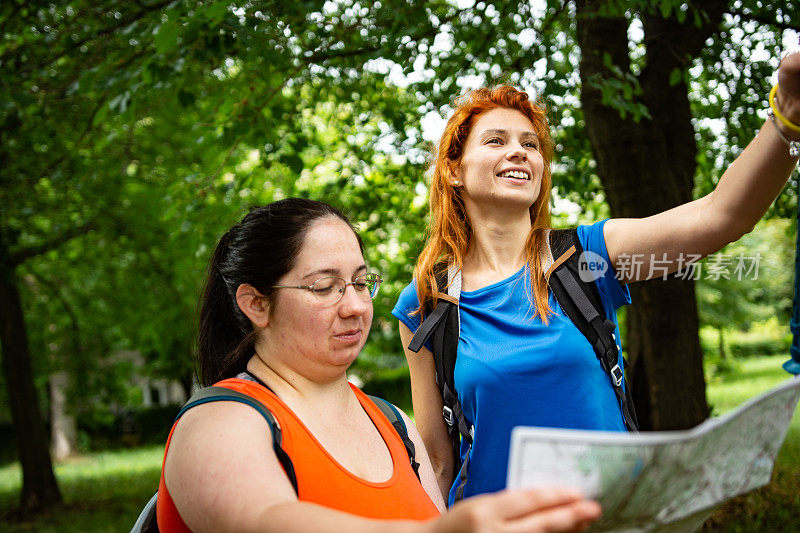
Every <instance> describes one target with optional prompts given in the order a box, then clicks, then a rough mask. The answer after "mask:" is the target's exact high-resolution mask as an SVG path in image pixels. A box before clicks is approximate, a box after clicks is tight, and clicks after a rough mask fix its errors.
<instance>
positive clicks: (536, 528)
mask: <svg viewBox="0 0 800 533" xmlns="http://www.w3.org/2000/svg"><path fill="white" fill-rule="evenodd" d="M600 514H601V509H600V505H598V504H597V502H594V501H591V500H586V499H584V498H583V497H582V496H581V495H580V494H579V493H577V492H576V491H574V490H569V489H555V488H553V489H544V490H519V491H501V492H497V493H495V494H485V495H482V496H476V497H473V498H469V499H468V500H464V501H462V502H460V503H458V504H456V505H455V506H453V508H452V509H450V512H448V513H447V514H446V515H445V516H443V517H442V518H441V519H439V520H437V521H436V522H435V523H433V526H434V527H433V531H434V532H435V533H456V532H459V533H460V532H490V531H491V532H495V531H497V532H509V533H510V532H515V533H568V532H577V531H583V530H584V529H586V528H587V527H588V526H589V525H590V524H591V523H592V522H594V521H595V520H597V519H598V518H599V517H600Z"/></svg>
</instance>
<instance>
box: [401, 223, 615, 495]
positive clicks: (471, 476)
mask: <svg viewBox="0 0 800 533" xmlns="http://www.w3.org/2000/svg"><path fill="white" fill-rule="evenodd" d="M605 222H606V221H605V220H603V221H601V222H597V223H595V224H593V225H590V226H579V227H578V238H579V240H580V242H581V245H582V246H583V249H584V250H586V251H590V252H594V253H596V254H599V255H600V256H601V257H602V258H603V259H604V260H605V261H606V262H607V264H608V265H610V264H611V262H610V260H609V258H608V251H607V250H606V244H605V238H604V237H603V226H604V225H605ZM595 283H596V284H597V288H598V289H599V291H600V296H601V298H602V300H603V307H604V308H605V311H606V316H607V317H609V318H610V319H611V320H614V321H615V322H616V310H617V309H618V308H619V307H620V306H622V305H625V304H628V303H630V301H631V300H630V293H629V292H628V289H627V287H626V286H624V285H620V283H619V281H618V280H617V279H616V278H615V277H614V269H613V268H611V267H609V268H608V269H607V270H606V272H605V274H604V275H603V276H602V277H600V278H599V279H597V280H596V282H595ZM549 304H550V309H551V310H552V311H553V314H552V315H551V316H550V320H549V324H548V325H546V326H545V325H544V324H543V323H542V321H541V319H540V318H539V317H538V316H537V317H536V318H535V319H532V317H533V314H534V309H535V307H534V304H533V299H532V296H531V280H530V271H529V269H528V268H527V267H524V268H522V269H520V270H519V271H518V272H517V273H515V274H514V275H513V276H511V277H509V278H507V279H504V280H502V281H498V282H497V283H493V284H491V285H489V286H486V287H483V288H481V289H478V290H475V291H465V292H462V293H461V299H460V301H459V308H460V314H461V334H460V336H459V339H458V358H457V359H456V368H455V386H456V391H457V392H458V396H459V399H460V400H461V406H462V408H463V409H464V414H465V416H466V417H467V420H469V421H470V422H472V423H473V425H474V430H475V435H474V440H473V446H472V451H471V453H470V461H469V465H468V472H467V474H468V481H467V484H466V486H465V489H464V497H469V496H474V495H476V494H483V493H487V492H495V491H498V490H501V489H503V488H505V485H506V472H507V469H508V454H509V447H510V438H511V430H512V429H513V428H514V427H515V426H539V427H556V428H573V429H593V430H605V431H624V430H625V423H624V421H623V418H622V413H621V411H620V407H619V403H618V402H617V397H616V395H615V393H614V389H613V387H612V385H611V379H610V378H609V376H608V374H607V373H605V372H604V371H603V369H602V368H601V367H600V362H599V361H598V359H597V356H596V355H595V353H594V350H593V349H592V347H591V345H590V344H589V342H588V341H587V340H586V338H585V337H584V336H583V335H582V334H581V332H580V331H579V330H578V329H577V328H576V327H575V326H574V324H573V323H572V321H571V320H570V319H569V317H567V316H566V315H565V314H564V313H563V311H562V310H561V307H560V306H559V305H558V302H557V301H556V299H555V297H554V296H553V295H552V293H551V294H550V299H549ZM417 307H419V301H418V299H417V291H416V287H415V284H414V282H412V283H410V284H409V285H408V286H407V287H406V288H405V289H403V292H402V293H401V294H400V298H399V299H398V301H397V304H396V305H395V307H394V309H393V310H392V314H393V315H394V316H395V317H397V319H398V320H400V321H401V322H403V323H404V324H405V325H406V326H408V328H409V329H410V330H411V331H412V332H414V331H416V330H417V328H418V327H419V324H420V316H419V315H418V314H417V315H412V313H413V311H414V310H415V309H417ZM616 337H617V339H620V334H619V328H617V332H616ZM619 364H620V366H622V351H621V350H620V363H619ZM466 451H467V446H466V444H465V443H464V442H463V440H462V443H461V460H462V462H463V460H464V458H465V455H466ZM457 485H458V480H456V482H455V483H454V484H453V487H452V488H451V490H450V498H449V499H450V504H452V503H453V498H454V494H455V488H456V486H457Z"/></svg>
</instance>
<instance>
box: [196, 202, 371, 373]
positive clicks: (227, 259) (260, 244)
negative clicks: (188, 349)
mask: <svg viewBox="0 0 800 533" xmlns="http://www.w3.org/2000/svg"><path fill="white" fill-rule="evenodd" d="M327 217H336V218H339V219H340V220H342V221H343V222H345V223H346V224H348V225H350V221H349V220H347V217H345V216H344V215H343V214H342V213H341V212H340V211H339V210H337V209H336V208H334V207H331V206H330V205H328V204H325V203H323V202H317V201H315V200H306V199H302V198H287V199H285V200H280V201H278V202H274V203H271V204H268V205H266V206H263V207H255V208H252V209H251V210H250V212H249V213H248V214H247V215H246V216H245V217H244V218H243V219H242V221H241V222H239V223H238V224H236V225H235V226H233V227H232V228H231V229H229V230H228V231H227V232H226V233H225V234H224V235H223V236H222V238H220V240H219V242H218V243H217V246H216V247H215V248H214V253H213V254H212V256H211V262H210V263H209V265H208V272H207V274H206V282H205V286H204V288H203V293H202V296H201V299H200V313H199V325H198V332H197V361H196V362H197V371H198V377H199V378H200V382H201V383H202V385H204V386H208V385H212V384H214V383H216V382H217V381H219V380H221V379H225V378H228V377H233V376H235V375H236V374H238V373H239V372H243V371H244V370H245V368H246V365H247V361H249V360H250V357H252V355H253V354H254V353H255V341H256V331H255V330H254V329H253V325H252V323H251V322H250V319H249V318H247V316H246V315H245V314H244V313H243V312H242V310H241V309H239V305H238V304H237V303H236V290H237V289H238V288H239V285H241V284H243V283H246V284H249V285H252V286H253V287H255V288H256V289H257V290H258V291H259V292H260V293H261V294H263V295H264V296H265V297H267V298H270V297H271V296H272V292H273V289H272V288H271V287H272V286H273V285H275V284H276V283H277V282H278V280H279V279H280V278H281V277H283V275H284V274H286V273H287V272H288V271H289V270H291V269H292V268H293V267H294V263H295V260H296V258H297V255H298V253H299V252H300V248H301V247H302V244H303V241H304V239H305V235H306V232H307V231H308V229H309V227H311V225H312V224H313V223H314V222H315V221H317V220H319V219H322V218H327ZM351 227H352V226H351ZM354 231H355V230H354ZM356 236H357V237H358V235H357V234H356ZM358 242H359V245H361V239H360V238H359V239H358Z"/></svg>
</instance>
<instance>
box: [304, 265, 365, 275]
mask: <svg viewBox="0 0 800 533" xmlns="http://www.w3.org/2000/svg"><path fill="white" fill-rule="evenodd" d="M366 269H367V265H366V264H363V263H362V264H361V265H360V266H358V267H357V268H356V269H355V271H354V272H361V271H362V270H366ZM319 275H325V276H337V277H341V276H342V272H341V271H340V270H339V269H338V268H318V269H317V270H313V271H311V272H309V273H308V274H306V275H305V276H303V277H302V278H300V279H306V278H310V277H311V276H319Z"/></svg>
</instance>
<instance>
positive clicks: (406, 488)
mask: <svg viewBox="0 0 800 533" xmlns="http://www.w3.org/2000/svg"><path fill="white" fill-rule="evenodd" d="M215 386H217V387H226V388H229V389H232V390H235V391H238V392H241V393H244V394H247V395H248V396H251V397H253V398H255V399H256V400H258V401H260V402H261V403H262V404H264V405H265V406H266V407H267V408H268V409H269V410H270V411H271V412H272V414H273V416H274V417H275V419H276V420H277V421H278V424H279V425H280V427H281V432H282V436H283V444H282V448H283V449H284V451H285V452H286V453H287V454H288V455H289V457H290V458H291V459H292V464H293V465H294V470H295V475H296V476H297V488H298V499H299V500H300V501H304V502H312V503H316V504H319V505H322V506H325V507H330V508H332V509H337V510H340V511H344V512H347V513H350V514H354V515H358V516H364V517H369V518H380V519H405V520H409V519H410V520H427V519H430V518H434V517H437V516H439V510H438V509H437V508H436V506H435V505H434V503H433V501H432V500H431V499H430V497H429V496H428V494H427V493H426V492H425V489H423V488H422V485H421V484H420V482H419V480H418V479H417V477H416V475H415V474H414V471H413V470H412V469H411V465H410V463H409V460H408V454H407V452H406V449H405V447H404V446H403V442H402V441H401V440H400V436H399V435H398V434H397V432H396V431H395V429H394V428H393V427H392V425H391V423H390V422H389V420H388V419H387V418H386V417H385V416H384V415H383V413H381V411H380V409H379V408H378V407H377V406H376V405H375V404H374V403H373V402H372V401H371V400H370V399H369V398H368V397H367V396H366V395H365V394H364V393H363V392H361V391H360V390H359V389H358V388H357V387H356V386H354V385H352V384H350V387H351V388H352V390H353V392H354V393H355V395H356V398H358V401H359V402H360V403H361V406H362V407H363V408H364V410H365V411H366V413H367V415H369V417H370V419H372V422H373V423H374V424H375V427H377V428H378V431H379V432H380V434H381V437H383V440H384V442H386V444H387V446H388V448H389V452H390V453H391V456H392V464H393V466H394V471H393V473H392V477H391V478H389V479H388V480H387V481H384V482H381V483H373V482H370V481H366V480H363V479H361V478H358V477H356V476H355V475H353V474H352V473H350V472H349V471H348V470H346V469H345V468H344V467H342V466H341V465H340V464H339V463H337V462H336V460H335V459H334V458H333V457H332V456H331V455H329V454H328V452H327V451H326V450H325V449H324V448H323V447H322V446H321V445H320V443H319V442H318V441H317V439H316V438H315V437H314V435H312V434H311V432H309V430H308V429H307V428H306V427H305V425H304V424H303V423H302V422H301V421H300V419H299V418H297V416H296V415H295V414H294V413H293V412H292V411H291V409H289V407H288V406H287V405H286V404H284V403H283V402H282V401H281V400H280V398H278V397H277V396H275V394H273V393H272V392H271V391H269V390H268V389H266V388H265V387H263V386H261V385H259V384H257V383H255V382H252V381H249V380H245V379H238V378H231V379H226V380H223V381H220V382H218V383H216V384H215ZM175 425H177V423H176V424H175ZM175 425H173V427H172V430H171V431H170V434H169V438H168V439H167V448H166V450H165V451H164V461H166V458H167V452H168V451H169V442H170V440H171V439H172V433H173V432H174V431H175ZM265 438H268V437H265ZM157 513H158V527H159V529H160V530H161V531H162V532H167V533H172V532H178V531H180V532H183V531H190V530H189V528H188V527H187V526H186V524H185V523H184V522H183V519H181V516H180V514H179V513H178V510H177V508H176V507H175V504H174V503H173V501H172V498H171V497H170V495H169V491H168V490H167V486H166V484H165V482H164V468H163V465H162V468H161V482H160V483H159V487H158V506H157Z"/></svg>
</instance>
